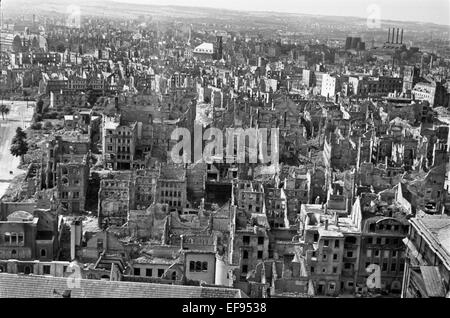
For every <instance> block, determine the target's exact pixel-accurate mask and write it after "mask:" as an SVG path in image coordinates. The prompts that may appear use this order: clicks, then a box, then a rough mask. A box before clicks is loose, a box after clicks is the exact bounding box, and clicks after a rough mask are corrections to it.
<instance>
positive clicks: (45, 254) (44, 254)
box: [41, 248, 47, 257]
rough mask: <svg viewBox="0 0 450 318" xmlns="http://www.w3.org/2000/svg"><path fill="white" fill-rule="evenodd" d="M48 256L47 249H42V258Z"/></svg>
mask: <svg viewBox="0 0 450 318" xmlns="http://www.w3.org/2000/svg"><path fill="white" fill-rule="evenodd" d="M46 256H47V250H46V249H45V248H43V249H41V257H46Z"/></svg>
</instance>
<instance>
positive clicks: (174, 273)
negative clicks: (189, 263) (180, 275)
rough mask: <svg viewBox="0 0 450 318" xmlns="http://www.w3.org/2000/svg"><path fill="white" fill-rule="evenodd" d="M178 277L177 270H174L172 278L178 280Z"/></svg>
mask: <svg viewBox="0 0 450 318" xmlns="http://www.w3.org/2000/svg"><path fill="white" fill-rule="evenodd" d="M176 279H177V272H173V273H172V280H176Z"/></svg>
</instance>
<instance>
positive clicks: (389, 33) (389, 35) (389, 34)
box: [387, 28, 391, 43]
mask: <svg viewBox="0 0 450 318" xmlns="http://www.w3.org/2000/svg"><path fill="white" fill-rule="evenodd" d="M390 40H391V28H389V29H388V40H387V43H389V41H390Z"/></svg>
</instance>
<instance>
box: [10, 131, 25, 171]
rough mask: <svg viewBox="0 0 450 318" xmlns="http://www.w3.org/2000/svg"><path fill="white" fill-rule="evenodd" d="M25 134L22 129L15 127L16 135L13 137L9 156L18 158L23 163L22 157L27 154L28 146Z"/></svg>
mask: <svg viewBox="0 0 450 318" xmlns="http://www.w3.org/2000/svg"><path fill="white" fill-rule="evenodd" d="M26 138H27V134H26V133H25V132H24V131H23V130H22V128H20V127H17V129H16V135H15V136H14V138H13V140H12V144H11V148H10V151H11V154H12V155H13V156H14V157H20V160H21V162H22V163H23V161H24V156H25V154H26V153H27V152H28V144H27V141H26Z"/></svg>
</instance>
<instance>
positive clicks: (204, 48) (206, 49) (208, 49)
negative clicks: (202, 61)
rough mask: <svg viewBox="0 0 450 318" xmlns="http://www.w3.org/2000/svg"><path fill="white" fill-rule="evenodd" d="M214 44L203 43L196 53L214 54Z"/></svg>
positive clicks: (195, 50)
mask: <svg viewBox="0 0 450 318" xmlns="http://www.w3.org/2000/svg"><path fill="white" fill-rule="evenodd" d="M213 52H214V49H213V44H212V43H202V44H200V45H199V46H197V47H196V48H195V49H194V53H205V54H213Z"/></svg>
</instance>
